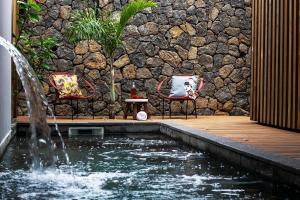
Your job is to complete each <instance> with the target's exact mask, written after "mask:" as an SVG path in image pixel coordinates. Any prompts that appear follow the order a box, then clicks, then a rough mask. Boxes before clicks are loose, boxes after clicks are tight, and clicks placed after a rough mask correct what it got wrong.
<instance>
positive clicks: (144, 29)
mask: <svg viewBox="0 0 300 200" xmlns="http://www.w3.org/2000/svg"><path fill="white" fill-rule="evenodd" d="M138 30H139V32H140V33H141V35H156V34H157V33H158V25H157V24H156V23H154V22H147V23H146V24H143V25H141V26H139V27H138Z"/></svg>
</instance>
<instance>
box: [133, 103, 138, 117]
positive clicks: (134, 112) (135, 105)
mask: <svg viewBox="0 0 300 200" xmlns="http://www.w3.org/2000/svg"><path fill="white" fill-rule="evenodd" d="M136 114H137V104H136V103H133V119H134V120H136Z"/></svg>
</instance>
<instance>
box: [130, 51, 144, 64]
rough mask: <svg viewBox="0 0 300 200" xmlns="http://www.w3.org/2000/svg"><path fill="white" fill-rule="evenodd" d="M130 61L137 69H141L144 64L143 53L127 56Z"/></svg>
mask: <svg viewBox="0 0 300 200" xmlns="http://www.w3.org/2000/svg"><path fill="white" fill-rule="evenodd" d="M129 58H130V61H131V63H132V64H134V65H135V66H137V67H143V66H144V65H145V64H146V56H145V54H143V53H135V54H131V55H129Z"/></svg>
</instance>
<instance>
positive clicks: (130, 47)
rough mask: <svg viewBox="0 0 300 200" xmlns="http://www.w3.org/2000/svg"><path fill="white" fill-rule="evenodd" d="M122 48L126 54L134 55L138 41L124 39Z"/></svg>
mask: <svg viewBox="0 0 300 200" xmlns="http://www.w3.org/2000/svg"><path fill="white" fill-rule="evenodd" d="M123 44H124V47H125V49H126V51H127V53H128V54H131V53H134V52H135V51H136V49H137V48H138V46H139V45H140V42H139V40H137V39H135V38H132V37H130V38H126V39H125V40H124V41H123Z"/></svg>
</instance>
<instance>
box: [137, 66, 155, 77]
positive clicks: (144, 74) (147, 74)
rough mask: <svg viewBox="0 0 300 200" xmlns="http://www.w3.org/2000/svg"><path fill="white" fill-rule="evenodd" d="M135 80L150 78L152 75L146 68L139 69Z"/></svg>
mask: <svg viewBox="0 0 300 200" xmlns="http://www.w3.org/2000/svg"><path fill="white" fill-rule="evenodd" d="M136 78H138V79H147V78H152V74H151V72H150V70H149V69H148V68H139V69H138V70H137V73H136Z"/></svg>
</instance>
